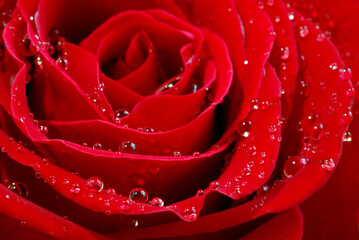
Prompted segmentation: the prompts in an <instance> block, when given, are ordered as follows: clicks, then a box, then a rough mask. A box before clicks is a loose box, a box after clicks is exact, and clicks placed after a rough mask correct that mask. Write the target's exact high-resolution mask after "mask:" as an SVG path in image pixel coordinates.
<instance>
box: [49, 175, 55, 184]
mask: <svg viewBox="0 0 359 240" xmlns="http://www.w3.org/2000/svg"><path fill="white" fill-rule="evenodd" d="M49 182H50V183H51V184H52V185H56V184H57V180H56V177H55V176H50V181H49Z"/></svg>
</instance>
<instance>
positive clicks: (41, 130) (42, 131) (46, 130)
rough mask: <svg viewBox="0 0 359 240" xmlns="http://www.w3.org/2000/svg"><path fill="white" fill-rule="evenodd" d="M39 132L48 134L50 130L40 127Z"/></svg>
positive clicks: (43, 126)
mask: <svg viewBox="0 0 359 240" xmlns="http://www.w3.org/2000/svg"><path fill="white" fill-rule="evenodd" d="M39 131H40V132H41V133H42V134H45V135H46V134H47V133H48V132H49V130H48V128H47V127H46V126H45V125H40V126H39Z"/></svg>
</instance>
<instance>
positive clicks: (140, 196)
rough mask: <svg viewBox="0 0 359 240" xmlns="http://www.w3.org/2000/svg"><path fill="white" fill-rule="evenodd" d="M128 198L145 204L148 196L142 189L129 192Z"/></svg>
mask: <svg viewBox="0 0 359 240" xmlns="http://www.w3.org/2000/svg"><path fill="white" fill-rule="evenodd" d="M128 198H129V199H130V200H132V201H135V202H139V203H146V202H147V201H148V194H147V192H146V191H145V190H144V189H142V188H135V189H132V190H131V192H130V194H129V195H128Z"/></svg>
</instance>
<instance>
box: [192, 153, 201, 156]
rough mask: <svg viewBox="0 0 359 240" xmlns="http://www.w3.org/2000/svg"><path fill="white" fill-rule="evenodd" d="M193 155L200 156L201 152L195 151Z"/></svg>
mask: <svg viewBox="0 0 359 240" xmlns="http://www.w3.org/2000/svg"><path fill="white" fill-rule="evenodd" d="M192 155H193V157H198V156H199V155H200V152H194V153H193V154H192Z"/></svg>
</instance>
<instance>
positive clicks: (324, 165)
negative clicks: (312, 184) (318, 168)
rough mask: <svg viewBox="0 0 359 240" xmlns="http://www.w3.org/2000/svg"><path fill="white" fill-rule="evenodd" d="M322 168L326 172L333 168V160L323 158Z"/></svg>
mask: <svg viewBox="0 0 359 240" xmlns="http://www.w3.org/2000/svg"><path fill="white" fill-rule="evenodd" d="M322 168H323V169H324V170H326V171H328V172H331V171H333V170H334V168H335V162H334V160H333V159H331V158H329V159H324V160H322Z"/></svg>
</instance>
